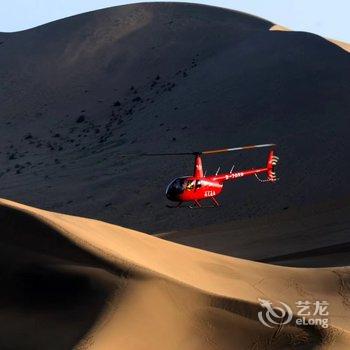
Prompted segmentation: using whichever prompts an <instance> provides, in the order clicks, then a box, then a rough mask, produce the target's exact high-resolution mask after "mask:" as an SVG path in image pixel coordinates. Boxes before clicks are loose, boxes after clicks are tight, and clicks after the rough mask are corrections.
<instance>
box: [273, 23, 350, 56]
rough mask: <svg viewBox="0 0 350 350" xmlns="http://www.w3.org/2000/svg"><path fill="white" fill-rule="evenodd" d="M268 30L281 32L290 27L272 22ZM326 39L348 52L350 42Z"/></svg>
mask: <svg viewBox="0 0 350 350" xmlns="http://www.w3.org/2000/svg"><path fill="white" fill-rule="evenodd" d="M270 30H272V31H281V32H290V31H291V29H289V28H287V27H284V26H281V25H279V24H274V25H273V26H272V27H271V28H270ZM325 39H327V40H328V41H330V42H332V43H333V44H335V45H337V46H339V47H341V48H342V49H343V50H345V51H347V52H350V44H349V43H346V42H344V41H340V40H336V39H330V38H325Z"/></svg>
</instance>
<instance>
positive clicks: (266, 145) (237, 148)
mask: <svg viewBox="0 0 350 350" xmlns="http://www.w3.org/2000/svg"><path fill="white" fill-rule="evenodd" d="M273 146H276V145H275V144H274V143H265V144H262V145H249V146H242V147H233V148H223V149H215V150H211V151H202V152H199V153H201V154H215V153H225V152H233V151H242V150H249V149H254V148H264V147H273Z"/></svg>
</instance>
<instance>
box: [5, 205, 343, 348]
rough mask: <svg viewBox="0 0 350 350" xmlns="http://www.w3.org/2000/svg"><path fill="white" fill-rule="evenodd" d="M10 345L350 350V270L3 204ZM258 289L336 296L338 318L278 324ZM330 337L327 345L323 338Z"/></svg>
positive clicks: (284, 296)
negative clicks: (291, 264)
mask: <svg viewBox="0 0 350 350" xmlns="http://www.w3.org/2000/svg"><path fill="white" fill-rule="evenodd" d="M0 204H1V205H0V232H1V242H0V247H1V254H0V256H1V286H2V288H1V292H0V293H1V303H2V312H1V313H0V322H1V328H0V348H2V349H3V348H6V349H24V348H25V349H38V348H40V349H71V348H77V349H112V348H115V349H126V350H128V349H145V350H149V349H174V350H175V349H185V350H186V349H191V350H192V349H200V350H203V349H230V350H232V349H240V350H241V349H312V348H317V349H329V348H332V349H348V348H349V346H350V340H349V339H350V338H349V330H350V318H349V307H350V302H349V298H350V291H349V286H350V284H349V283H350V282H349V276H350V270H349V269H348V268H323V269H316V268H312V269H311V268H310V269H298V268H287V267H279V266H271V265H268V264H262V263H255V262H251V261H247V260H242V259H235V258H231V257H228V256H224V255H219V254H214V253H210V252H207V251H203V250H199V249H194V248H190V247H186V246H182V245H179V244H175V243H172V242H168V241H165V240H162V239H160V238H156V237H152V236H149V235H147V234H143V233H140V232H136V231H133V230H129V229H126V228H123V227H119V226H115V225H111V224H107V223H104V222H101V221H96V220H91V219H85V218H81V217H73V216H68V215H63V214H58V213H53V212H48V211H44V210H40V209H36V208H32V207H28V206H24V205H22V204H18V203H14V202H11V201H8V200H1V201H0ZM258 298H261V299H266V300H271V301H272V302H275V303H276V305H277V303H278V302H279V301H283V302H284V303H287V304H288V305H290V307H291V308H292V310H293V316H294V317H296V313H297V309H296V306H295V302H296V301H299V300H309V301H312V302H313V301H316V300H326V301H328V302H329V304H330V305H329V308H328V311H329V313H330V316H329V323H330V327H329V328H327V329H325V328H321V327H319V326H304V327H297V326H295V324H294V323H293V321H291V323H290V324H289V325H285V326H281V327H278V328H276V327H272V328H268V327H266V326H263V325H262V324H261V323H260V322H259V321H258V317H257V314H258V312H259V311H262V310H263V309H262V308H261V307H260V305H259V302H258ZM317 346H318V347H317Z"/></svg>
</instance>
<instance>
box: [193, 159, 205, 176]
mask: <svg viewBox="0 0 350 350" xmlns="http://www.w3.org/2000/svg"><path fill="white" fill-rule="evenodd" d="M193 177H194V178H195V179H200V178H201V177H203V163H202V158H201V155H200V153H196V154H195V159H194V171H193Z"/></svg>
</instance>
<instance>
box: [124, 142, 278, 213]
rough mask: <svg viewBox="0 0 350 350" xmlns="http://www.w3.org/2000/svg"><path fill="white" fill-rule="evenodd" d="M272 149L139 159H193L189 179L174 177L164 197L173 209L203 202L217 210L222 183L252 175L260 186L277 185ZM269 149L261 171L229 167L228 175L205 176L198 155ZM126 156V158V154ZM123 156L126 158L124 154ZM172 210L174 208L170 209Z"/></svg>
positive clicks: (204, 152)
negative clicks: (263, 177) (178, 157)
mask: <svg viewBox="0 0 350 350" xmlns="http://www.w3.org/2000/svg"><path fill="white" fill-rule="evenodd" d="M275 146H276V145H275V144H273V143H269V144H263V145H251V146H243V147H235V148H225V149H218V150H212V151H200V152H184V153H140V154H138V155H139V156H182V155H194V156H195V159H194V172H193V175H192V176H182V177H177V178H176V179H174V180H173V181H171V183H170V184H169V185H168V187H167V188H166V196H167V198H168V199H169V200H171V201H173V202H178V204H177V206H175V207H176V208H179V207H180V206H181V204H182V203H184V202H193V203H194V205H195V206H194V207H193V206H190V208H195V207H197V208H202V205H201V203H200V201H201V200H203V199H210V200H211V201H212V202H213V205H214V207H218V206H219V202H218V201H217V199H216V197H217V196H218V195H219V194H220V193H221V191H222V189H223V186H224V182H225V181H228V180H236V179H238V178H241V177H245V176H250V175H255V176H256V177H257V178H258V180H259V181H261V182H275V181H277V177H276V172H275V166H276V164H277V162H278V159H279V158H278V157H277V156H276V155H275V154H274V150H273V148H274V147H275ZM264 147H268V148H271V150H270V151H269V154H268V158H267V164H266V166H265V167H262V168H256V169H248V170H241V171H238V172H233V167H232V168H231V170H230V172H228V173H223V174H218V171H219V169H218V171H217V172H216V174H215V175H210V176H206V175H205V174H204V173H203V165H202V158H201V156H202V155H212V154H218V153H224V152H233V151H241V150H251V149H255V148H264ZM128 155H130V154H128ZM123 156H126V155H125V154H124V155H123ZM260 173H266V174H267V179H265V180H261V179H260V178H259V177H258V174H260ZM173 208H174V207H173Z"/></svg>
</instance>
